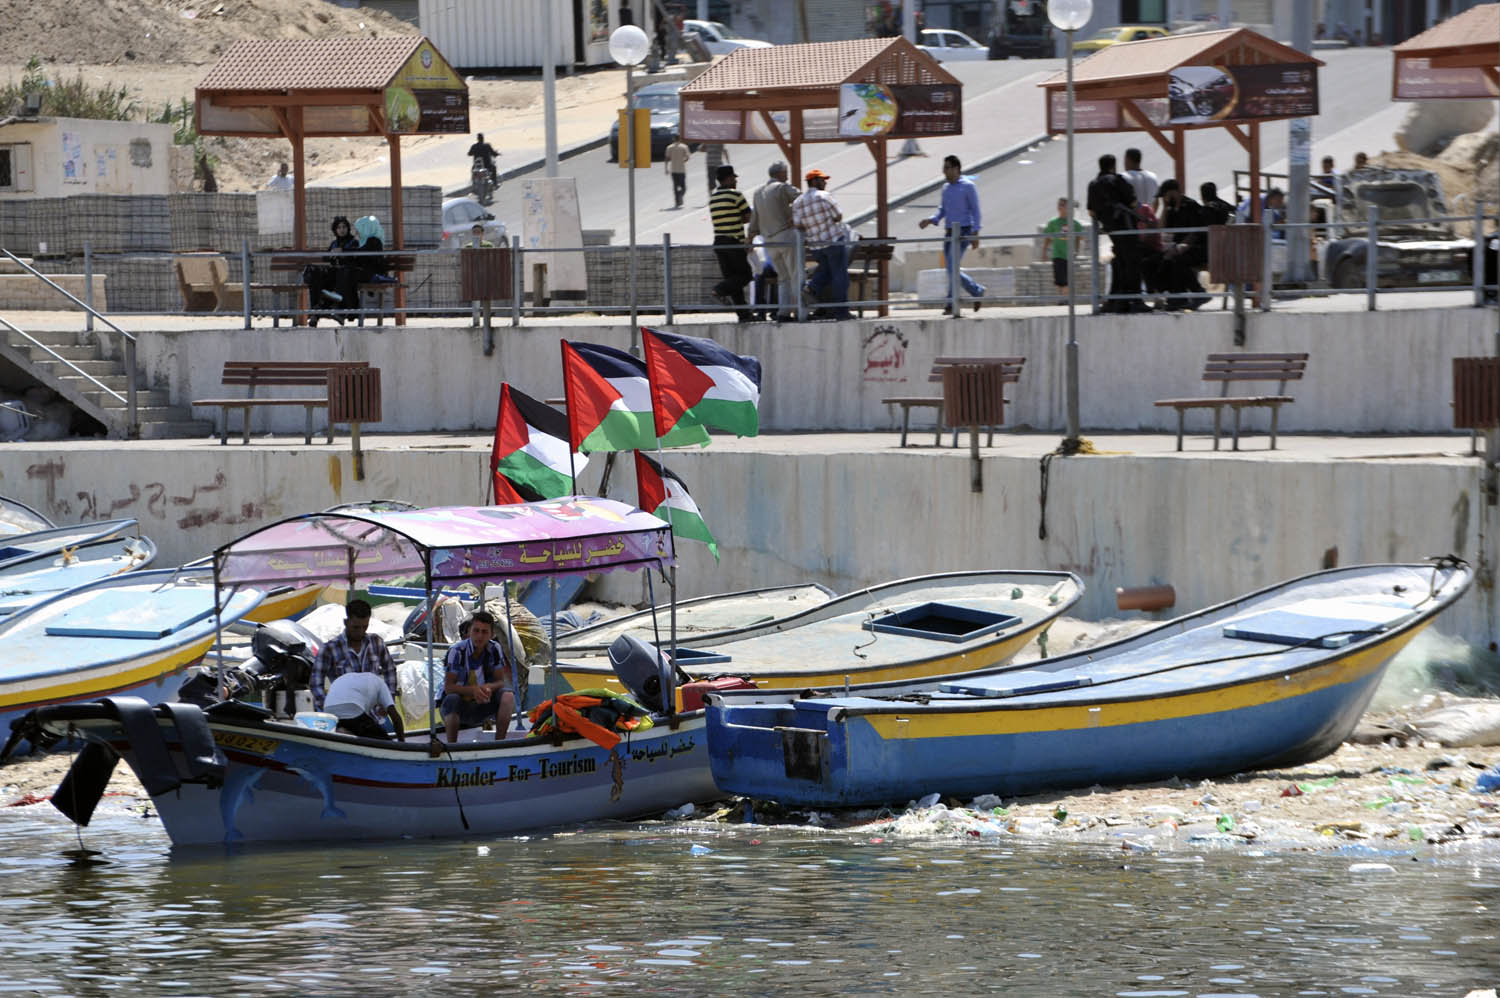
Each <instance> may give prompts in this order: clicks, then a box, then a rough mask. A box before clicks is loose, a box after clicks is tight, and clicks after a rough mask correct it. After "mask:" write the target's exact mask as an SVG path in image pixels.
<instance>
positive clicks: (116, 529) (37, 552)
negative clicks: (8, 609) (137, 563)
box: [0, 520, 137, 571]
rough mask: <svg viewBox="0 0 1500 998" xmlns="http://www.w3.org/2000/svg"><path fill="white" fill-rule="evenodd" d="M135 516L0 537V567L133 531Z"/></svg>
mask: <svg viewBox="0 0 1500 998" xmlns="http://www.w3.org/2000/svg"><path fill="white" fill-rule="evenodd" d="M136 526H137V524H136V521H135V520H99V521H97V522H94V523H80V524H78V525H77V526H72V527H46V528H44V529H42V530H34V531H31V532H30V533H25V534H11V535H8V536H3V537H0V571H4V570H5V569H8V568H12V567H13V566H16V565H22V564H27V563H34V562H38V561H45V560H47V559H49V558H54V557H56V556H58V555H61V554H62V553H63V552H64V551H66V550H68V549H70V548H75V547H79V546H81V545H84V544H95V543H98V542H99V541H106V540H110V539H111V538H114V537H122V536H125V535H126V534H127V533H130V534H131V535H132V536H133V535H134V532H135V529H136Z"/></svg>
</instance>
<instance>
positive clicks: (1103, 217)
mask: <svg viewBox="0 0 1500 998" xmlns="http://www.w3.org/2000/svg"><path fill="white" fill-rule="evenodd" d="M1135 206H1136V197H1135V188H1134V187H1132V186H1131V185H1130V181H1128V180H1126V179H1125V178H1124V177H1122V176H1120V175H1119V174H1118V173H1116V172H1115V158H1114V156H1112V155H1110V154H1109V153H1105V154H1104V155H1103V156H1100V157H1099V175H1098V176H1097V177H1095V178H1094V179H1093V180H1091V181H1089V188H1088V209H1089V216H1090V217H1091V218H1093V219H1094V221H1096V222H1098V223H1099V228H1100V229H1102V230H1103V231H1104V232H1105V233H1107V234H1108V235H1109V241H1110V245H1111V246H1113V247H1114V260H1113V261H1112V262H1111V263H1110V266H1109V294H1110V300H1109V301H1107V302H1105V303H1104V309H1103V311H1105V312H1143V311H1145V310H1146V304H1145V302H1143V301H1141V247H1140V237H1139V236H1137V235H1135V234H1134V233H1135V227H1136V212H1135Z"/></svg>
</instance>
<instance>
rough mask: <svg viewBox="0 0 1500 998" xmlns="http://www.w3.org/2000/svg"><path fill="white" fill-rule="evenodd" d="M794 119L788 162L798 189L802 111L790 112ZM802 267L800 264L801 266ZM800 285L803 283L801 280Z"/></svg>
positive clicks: (800, 167)
mask: <svg viewBox="0 0 1500 998" xmlns="http://www.w3.org/2000/svg"><path fill="white" fill-rule="evenodd" d="M790 116H791V119H792V149H791V152H790V153H788V154H787V160H788V162H789V163H790V165H791V168H792V182H793V183H794V184H796V185H797V186H798V187H801V186H802V183H803V180H802V109H801V108H800V107H794V108H792V110H791V112H790ZM799 266H800V264H799ZM798 283H799V284H800V283H801V281H800V280H799V281H798Z"/></svg>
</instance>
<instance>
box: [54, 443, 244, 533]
mask: <svg viewBox="0 0 1500 998" xmlns="http://www.w3.org/2000/svg"><path fill="white" fill-rule="evenodd" d="M67 473H68V468H67V463H66V462H65V461H64V460H63V459H62V458H51V459H49V460H46V461H41V462H39V463H37V464H33V465H30V466H28V467H27V469H26V477H27V478H28V479H29V480H31V481H39V482H41V483H42V488H43V489H44V491H45V495H46V499H45V501H44V502H43V506H44V512H46V513H47V514H48V515H49V516H51V517H52V518H53V519H55V520H57V521H59V522H72V521H79V522H82V521H87V520H109V519H114V518H116V517H120V516H131V517H135V518H136V519H137V520H158V521H162V522H170V523H172V524H173V525H174V526H176V527H177V528H179V529H181V530H191V529H193V528H195V527H202V526H205V525H207V524H210V523H221V524H226V525H230V526H233V525H236V524H242V523H250V524H255V523H261V522H264V521H265V520H266V519H267V516H266V504H265V503H261V502H242V503H240V504H238V507H237V508H233V509H230V508H225V506H226V504H225V503H224V501H223V499H224V491H225V488H226V487H227V485H228V481H227V479H226V478H225V477H224V472H223V471H216V472H214V476H213V479H212V480H211V481H208V482H203V483H196V484H193V485H191V486H188V487H186V488H183V489H174V488H170V487H168V486H167V485H166V484H165V483H163V482H145V483H139V482H129V483H126V484H123V485H121V486H120V487H119V488H118V490H116V491H114V492H113V493H112V494H103V493H101V492H99V491H97V490H88V491H73V492H69V491H68V487H67V485H66V478H67Z"/></svg>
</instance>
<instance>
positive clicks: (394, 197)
mask: <svg viewBox="0 0 1500 998" xmlns="http://www.w3.org/2000/svg"><path fill="white" fill-rule="evenodd" d="M386 141H387V142H389V143H390V146H391V240H392V241H393V242H394V243H395V245H396V249H398V250H399V249H405V248H406V227H405V225H404V223H403V219H402V212H401V202H402V200H403V198H402V197H401V136H399V135H388V136H386ZM395 295H396V325H398V326H404V325H406V284H405V283H404V282H400V281H398V282H397V283H396V288H395Z"/></svg>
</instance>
